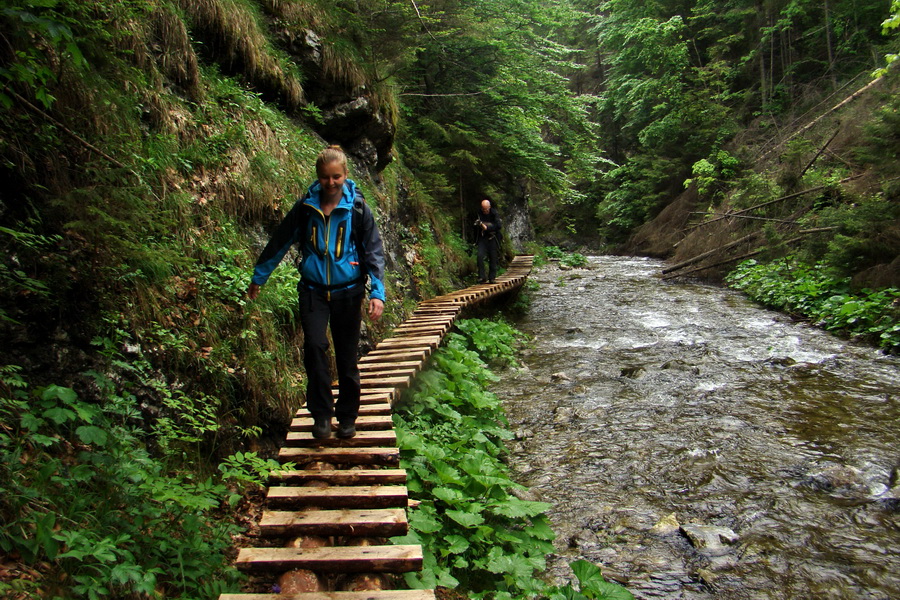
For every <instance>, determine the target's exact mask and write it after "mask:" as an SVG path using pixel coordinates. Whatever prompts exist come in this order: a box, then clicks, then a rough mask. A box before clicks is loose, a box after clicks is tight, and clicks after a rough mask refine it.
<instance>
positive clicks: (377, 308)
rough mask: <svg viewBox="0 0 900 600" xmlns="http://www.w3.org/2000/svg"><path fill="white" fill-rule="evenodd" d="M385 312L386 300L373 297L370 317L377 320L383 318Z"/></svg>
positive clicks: (370, 304) (370, 302)
mask: <svg viewBox="0 0 900 600" xmlns="http://www.w3.org/2000/svg"><path fill="white" fill-rule="evenodd" d="M383 312H384V302H382V301H381V300H379V299H378V298H372V299H370V300H369V318H370V319H372V320H373V321H377V320H378V319H380V318H381V314H382V313H383Z"/></svg>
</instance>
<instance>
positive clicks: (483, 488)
mask: <svg viewBox="0 0 900 600" xmlns="http://www.w3.org/2000/svg"><path fill="white" fill-rule="evenodd" d="M459 329H460V330H461V331H462V332H463V333H462V334H459V333H451V334H450V335H449V336H448V337H447V343H446V345H445V346H444V347H443V348H441V349H440V350H439V351H438V352H437V353H436V354H435V355H434V357H433V358H432V362H431V367H430V368H429V369H428V370H427V371H425V372H423V373H421V374H420V375H419V376H418V377H417V379H416V383H415V385H414V387H413V388H411V390H410V391H408V392H407V393H406V395H405V396H404V398H403V401H402V402H401V403H400V404H399V406H398V410H397V411H396V412H395V413H394V424H395V428H396V429H397V436H398V444H399V446H400V448H401V465H402V466H403V467H404V468H405V469H406V470H407V476H408V483H407V486H408V488H409V492H410V496H411V498H413V499H414V500H416V501H417V505H416V506H415V508H412V509H411V510H410V515H409V523H410V532H409V534H407V535H406V536H402V537H395V538H392V541H393V542H394V543H397V544H421V545H422V548H423V553H424V568H423V570H422V572H421V573H410V574H407V575H406V582H407V584H408V585H410V586H411V587H415V588H432V587H435V586H444V587H449V588H459V589H464V590H467V591H469V592H471V596H470V597H472V598H492V599H495V600H502V599H512V598H522V597H529V598H548V599H551V600H564V599H569V600H576V599H581V598H604V599H610V600H614V599H621V600H624V599H627V598H632V596H631V594H630V593H629V592H628V591H627V590H625V588H622V587H621V586H619V585H616V584H612V583H608V582H606V581H604V580H603V578H602V576H601V575H600V570H599V568H597V567H596V566H594V565H592V564H590V563H587V562H585V561H579V562H577V563H573V565H572V569H573V571H574V572H575V574H576V576H577V577H578V579H579V581H580V583H581V585H580V591H576V590H575V589H574V588H572V587H570V586H563V587H555V586H550V585H548V584H546V583H545V582H543V581H542V580H541V579H540V577H539V576H540V574H541V572H542V571H543V570H544V568H545V566H546V565H545V556H546V555H547V554H549V553H551V552H554V551H555V549H554V546H553V543H552V542H553V539H554V538H555V537H556V534H555V533H554V532H553V530H552V529H551V527H550V524H549V522H548V519H547V516H546V514H545V511H546V510H547V509H548V508H549V507H550V505H548V504H546V503H542V502H534V501H529V500H523V499H521V498H519V496H521V495H522V494H521V492H523V491H524V490H525V488H524V486H522V485H520V484H517V483H516V482H514V481H513V480H512V478H511V474H510V471H509V468H508V467H507V466H506V464H505V463H504V457H505V454H506V448H505V445H504V441H505V440H508V439H511V438H512V434H511V432H510V431H509V429H508V427H507V422H506V418H505V416H504V413H503V408H502V406H501V403H500V400H499V399H498V398H497V396H496V395H494V394H493V393H491V392H490V391H488V387H489V386H490V384H491V383H492V382H493V381H495V380H496V376H495V375H493V374H492V373H491V372H490V370H489V369H488V367H487V364H486V363H485V361H484V360H483V358H482V357H492V360H495V361H499V362H505V363H507V364H509V363H513V362H514V360H515V351H516V350H517V348H518V347H519V346H520V345H521V340H522V335H521V334H520V333H518V332H516V331H515V330H514V329H513V328H512V327H510V326H509V325H506V324H505V323H501V322H497V321H486V320H484V321H481V320H470V321H463V322H461V323H459ZM492 341H495V342H496V343H494V344H491V342H492Z"/></svg>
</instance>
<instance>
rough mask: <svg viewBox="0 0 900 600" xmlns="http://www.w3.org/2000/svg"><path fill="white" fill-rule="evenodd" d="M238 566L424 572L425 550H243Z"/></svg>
mask: <svg viewBox="0 0 900 600" xmlns="http://www.w3.org/2000/svg"><path fill="white" fill-rule="evenodd" d="M235 566H236V567H237V568H239V569H244V570H254V571H287V570H291V569H309V570H311V571H319V572H323V573H406V572H409V571H418V570H420V569H421V568H422V547H421V546H418V545H408V546H325V547H323V548H241V549H240V551H239V552H238V557H237V560H236V561H235Z"/></svg>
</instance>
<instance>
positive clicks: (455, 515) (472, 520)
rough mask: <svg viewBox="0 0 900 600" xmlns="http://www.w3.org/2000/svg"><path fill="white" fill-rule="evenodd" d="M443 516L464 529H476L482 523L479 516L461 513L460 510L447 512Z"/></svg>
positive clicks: (482, 520) (481, 518)
mask: <svg viewBox="0 0 900 600" xmlns="http://www.w3.org/2000/svg"><path fill="white" fill-rule="evenodd" d="M445 514H446V515H447V516H448V517H450V518H451V519H453V520H454V521H456V522H457V523H459V524H460V525H462V526H463V527H466V528H472V527H478V526H479V525H481V524H482V523H484V517H482V516H481V515H479V514H473V513H468V512H463V511H461V510H448V511H447V512H446V513H445Z"/></svg>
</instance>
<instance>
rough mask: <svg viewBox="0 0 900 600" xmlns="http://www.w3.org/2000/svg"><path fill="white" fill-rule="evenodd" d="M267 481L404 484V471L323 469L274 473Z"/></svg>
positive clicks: (286, 482)
mask: <svg viewBox="0 0 900 600" xmlns="http://www.w3.org/2000/svg"><path fill="white" fill-rule="evenodd" d="M269 481H270V482H274V483H279V484H301V483H309V482H310V481H325V482H327V483H330V484H332V485H388V484H395V483H406V470H405V469H323V470H318V471H316V470H308V471H306V470H299V471H276V472H274V473H272V474H271V475H270V476H269Z"/></svg>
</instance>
